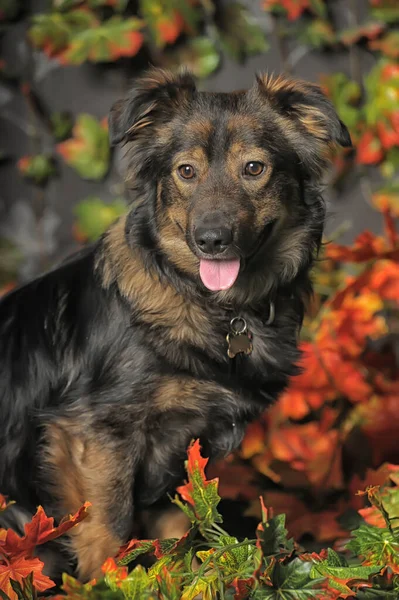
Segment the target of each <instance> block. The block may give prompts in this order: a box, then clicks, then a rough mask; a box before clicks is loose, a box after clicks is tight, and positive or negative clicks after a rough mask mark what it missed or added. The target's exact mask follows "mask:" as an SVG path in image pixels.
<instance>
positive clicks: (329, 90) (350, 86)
mask: <svg viewBox="0 0 399 600" xmlns="http://www.w3.org/2000/svg"><path fill="white" fill-rule="evenodd" d="M321 83H322V87H323V89H324V91H325V93H326V94H327V95H328V96H329V97H330V98H331V100H332V102H333V104H334V106H335V108H336V109H337V112H338V115H339V117H340V119H342V120H343V121H344V122H345V124H346V125H347V126H348V127H349V129H354V128H355V127H356V125H357V124H358V122H359V120H360V118H361V113H360V111H359V103H360V101H361V97H362V91H361V88H360V86H359V84H358V83H356V82H355V81H352V80H351V79H349V78H348V77H347V76H346V75H345V74H344V73H335V74H334V75H329V76H323V77H322V80H321Z"/></svg>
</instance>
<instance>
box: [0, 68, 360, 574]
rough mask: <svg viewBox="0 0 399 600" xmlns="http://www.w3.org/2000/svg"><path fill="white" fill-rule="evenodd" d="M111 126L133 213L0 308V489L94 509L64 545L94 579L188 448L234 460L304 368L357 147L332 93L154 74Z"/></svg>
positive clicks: (300, 85) (32, 502) (263, 80)
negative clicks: (309, 323) (335, 152)
mask: <svg viewBox="0 0 399 600" xmlns="http://www.w3.org/2000/svg"><path fill="white" fill-rule="evenodd" d="M109 125H110V137H111V142H112V144H119V143H122V144H124V145H125V148H126V152H127V156H128V164H129V166H128V176H127V182H128V187H129V188H130V193H131V196H132V204H131V208H130V212H129V213H128V214H127V216H125V217H124V218H121V219H120V220H119V221H118V222H116V223H115V224H114V225H113V226H112V227H111V228H110V229H109V230H108V231H107V232H106V234H105V235H104V236H103V237H102V238H101V239H100V240H99V241H98V243H96V244H94V245H93V246H91V247H89V248H86V249H84V250H83V251H82V252H80V253H78V254H77V255H76V256H74V257H72V258H71V259H69V260H68V261H67V262H65V263H64V264H62V265H61V266H59V267H57V268H56V269H54V270H52V271H51V272H49V273H46V274H44V275H43V276H42V277H39V278H38V279H36V280H35V281H32V282H31V283H29V284H27V285H25V286H23V287H21V288H19V289H17V290H16V291H13V292H12V293H10V294H9V295H8V296H6V297H5V298H4V299H3V300H2V302H1V304H0V365H1V366H0V411H1V412H0V419H1V422H0V491H1V492H2V493H4V494H8V495H9V496H10V497H11V498H12V499H14V500H16V501H17V502H18V506H19V507H20V508H22V509H24V510H26V511H33V510H34V508H35V506H36V505H37V504H39V503H41V504H44V506H45V507H46V509H47V510H48V511H49V512H50V513H52V514H54V515H55V516H57V517H58V516H60V515H63V514H64V513H68V512H73V511H75V510H76V509H77V508H78V507H79V506H80V505H81V504H82V503H83V502H84V501H85V500H89V501H90V502H92V508H91V511H90V517H89V518H88V519H87V520H85V521H84V522H83V523H82V524H81V525H80V526H79V527H77V528H76V529H73V530H72V531H71V549H72V552H73V553H74V554H75V555H76V557H77V561H78V570H79V574H80V576H81V577H83V578H87V579H88V578H90V577H92V576H93V575H96V574H97V573H98V569H99V566H100V565H101V563H102V561H103V560H104V559H105V558H106V557H107V556H109V555H112V554H113V553H114V552H116V551H117V549H118V547H119V546H120V544H121V543H123V542H124V541H126V539H127V538H128V537H129V536H130V535H131V534H132V531H133V528H134V523H135V521H136V519H137V515H138V514H139V513H140V511H143V510H145V509H147V508H148V507H150V506H152V505H154V504H155V503H156V502H157V501H158V500H159V499H160V498H161V497H162V496H163V495H164V494H165V492H168V491H173V489H174V488H175V486H176V485H177V484H178V483H179V481H180V479H181V478H182V477H183V474H184V471H183V463H184V459H185V456H186V448H187V445H188V444H189V442H190V440H191V439H192V438H197V437H199V438H200V440H201V443H202V446H203V448H204V452H205V453H206V454H207V455H209V456H211V457H215V456H223V455H226V454H228V453H229V452H230V451H231V450H233V449H234V448H236V447H237V446H238V444H239V443H240V440H241V439H242V436H243V433H244V430H245V427H246V425H247V423H248V422H249V421H251V420H252V419H254V418H256V417H257V416H258V415H259V414H260V412H261V411H263V410H264V409H265V407H267V406H268V405H269V404H270V403H271V402H273V401H274V400H275V399H276V398H277V397H278V395H279V394H280V392H281V391H282V390H283V389H284V388H285V386H286V384H287V381H288V378H289V377H290V376H291V375H293V374H295V373H296V372H297V367H296V363H297V361H298V358H299V355H298V349H297V337H298V331H299V329H300V326H301V322H302V318H303V312H304V304H305V302H306V299H307V298H308V296H309V294H310V293H311V283H310V279H309V270H310V267H311V265H312V261H313V259H314V256H315V254H316V253H317V250H318V247H319V244H320V240H321V236H322V230H323V221H324V213H325V211H324V205H323V200H322V198H321V196H320V189H319V184H320V179H321V176H322V173H323V170H324V169H325V167H326V166H327V164H328V159H329V155H330V153H331V150H332V148H333V147H334V146H335V145H336V144H341V145H342V146H349V145H350V137H349V134H348V131H347V130H346V128H345V126H344V125H343V124H342V123H341V121H340V120H339V119H338V117H337V115H336V113H335V111H334V109H333V107H332V105H331V103H330V102H329V100H327V98H325V96H324V95H323V94H322V93H321V91H320V89H319V88H318V87H316V86H314V85H311V84H308V83H304V82H298V81H294V80H290V79H286V78H284V77H277V78H273V77H270V76H259V77H258V78H257V80H256V82H255V84H254V86H253V87H252V88H251V89H250V90H248V91H240V92H235V93H230V94H222V93H207V92H199V91H197V90H196V87H195V83H194V80H193V78H192V76H191V75H189V74H187V73H184V74H180V75H172V74H170V73H167V72H164V71H160V70H153V71H151V72H149V73H148V74H147V75H146V76H144V77H143V78H142V79H139V80H138V81H137V82H136V85H135V87H134V89H133V90H132V91H131V93H130V94H129V96H128V97H127V98H126V99H125V100H122V101H121V102H118V103H117V104H116V105H115V106H114V108H113V109H112V111H111V115H110V122H109ZM226 336H228V338H227V339H226Z"/></svg>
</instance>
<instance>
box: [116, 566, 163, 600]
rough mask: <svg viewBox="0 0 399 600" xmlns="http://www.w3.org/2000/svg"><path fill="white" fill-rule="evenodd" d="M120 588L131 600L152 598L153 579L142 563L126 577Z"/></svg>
mask: <svg viewBox="0 0 399 600" xmlns="http://www.w3.org/2000/svg"><path fill="white" fill-rule="evenodd" d="M120 588H121V590H122V592H123V594H124V596H125V598H129V600H144V599H145V598H150V597H151V596H150V594H151V592H152V591H153V586H152V583H151V580H150V578H149V576H148V573H147V571H146V570H145V569H144V567H142V566H141V565H137V566H136V567H135V568H134V569H133V571H132V572H131V573H129V575H128V576H127V577H126V579H124V580H123V581H122V582H121V584H120ZM152 597H154V598H155V596H152Z"/></svg>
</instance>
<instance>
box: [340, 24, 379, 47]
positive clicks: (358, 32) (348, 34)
mask: <svg viewBox="0 0 399 600" xmlns="http://www.w3.org/2000/svg"><path fill="white" fill-rule="evenodd" d="M384 29H385V23H381V22H380V21H369V22H367V23H363V24H362V25H359V26H358V27H353V28H351V29H345V30H344V31H341V33H340V34H339V36H338V39H339V41H340V42H342V43H343V44H344V45H345V46H352V45H353V44H356V43H357V42H359V41H360V40H363V39H367V40H374V39H375V38H377V37H378V36H379V35H380V34H381V33H382V32H383V31H384Z"/></svg>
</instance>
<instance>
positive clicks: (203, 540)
mask: <svg viewBox="0 0 399 600" xmlns="http://www.w3.org/2000/svg"><path fill="white" fill-rule="evenodd" d="M207 462H208V460H207V459H206V458H203V457H202V456H201V453H200V445H199V442H198V440H197V441H195V442H194V443H192V444H191V446H190V447H189V449H188V460H187V461H186V470H187V476H188V481H187V483H186V484H185V485H183V486H181V487H180V488H178V493H179V494H180V499H179V498H178V497H176V498H175V500H174V502H176V503H177V504H178V506H180V508H181V509H182V510H183V511H184V512H185V513H186V514H187V515H188V516H189V518H190V521H191V528H190V529H189V531H187V533H186V534H185V535H184V536H183V537H182V538H181V539H180V540H176V539H166V540H131V541H130V542H128V543H127V544H125V546H123V547H122V548H121V549H120V551H119V553H118V555H117V556H116V557H110V558H108V559H107V560H106V561H105V563H104V564H103V566H102V572H103V574H104V579H103V580H101V581H95V580H93V581H91V582H89V583H85V584H82V583H80V582H79V581H77V580H76V579H74V578H72V577H70V576H68V575H64V576H63V585H62V589H63V592H64V595H63V596H61V595H58V596H57V598H58V599H61V598H66V599H70V600H79V598H82V599H83V598H84V599H85V600H91V599H93V600H94V599H101V598H104V599H105V598H106V599H107V600H113V599H115V600H119V599H120V600H122V599H126V600H142V599H144V598H147V599H148V600H150V599H154V600H155V599H158V600H178V599H181V600H194V598H196V597H198V595H200V597H201V598H203V599H204V600H212V599H215V598H217V597H220V598H231V599H234V600H245V599H254V600H255V599H261V598H262V599H263V598H269V599H276V600H278V599H279V598H285V599H288V600H290V599H292V600H294V599H295V600H296V599H303V600H306V599H310V598H315V599H321V598H324V599H326V600H338V598H342V599H344V598H349V597H355V596H356V593H357V592H358V591H366V592H367V591H369V592H370V591H373V592H375V593H376V594H377V595H378V594H386V595H385V597H386V598H390V597H391V594H395V593H396V594H397V593H399V577H398V574H399V566H398V564H399V563H398V555H399V554H398V552H397V550H398V545H399V533H398V532H399V528H394V527H393V526H392V524H391V523H392V521H393V519H394V517H392V516H391V513H390V509H389V506H390V505H389V504H386V499H387V496H390V498H391V500H392V499H394V501H395V503H397V504H399V487H398V485H397V484H398V483H399V467H394V466H389V467H388V471H389V473H390V478H388V479H387V480H385V481H384V483H383V485H382V486H381V489H380V488H378V487H370V488H368V489H367V491H366V492H365V494H367V496H368V498H369V500H370V502H371V504H372V509H373V510H375V512H376V516H378V517H379V518H381V519H383V521H384V525H383V526H382V527H381V525H380V524H376V525H375V524H362V525H360V527H358V529H356V530H355V531H354V532H353V534H352V539H351V540H350V541H349V543H348V544H347V549H346V550H345V552H344V553H339V554H338V553H337V552H335V551H334V550H333V549H331V548H329V549H328V550H322V551H321V552H320V553H316V552H313V553H312V554H307V553H304V552H302V551H301V548H300V547H299V546H298V545H297V544H295V543H294V542H293V540H290V539H288V537H287V531H286V529H285V527H284V517H283V516H282V515H280V516H277V517H275V516H273V512H272V510H271V509H267V508H266V507H265V506H264V504H263V501H262V499H261V504H260V506H261V522H260V523H259V525H258V527H257V530H256V537H254V539H247V538H245V539H243V540H238V539H237V538H236V537H233V536H230V535H228V533H227V532H225V531H224V530H223V529H222V528H221V526H220V523H221V516H220V513H219V512H218V504H219V501H220V498H219V496H218V480H217V479H214V480H208V479H207V476H206V474H205V467H206V465H207ZM0 502H1V504H0V506H2V507H3V509H5V508H7V503H6V500H5V498H4V497H1V496H0ZM87 510H90V507H89V505H88V504H87V503H86V504H85V505H84V506H83V507H82V508H81V509H80V510H79V512H78V513H77V514H76V515H74V516H73V517H72V516H69V517H68V518H67V519H65V520H63V521H62V522H61V523H60V525H59V526H58V527H56V528H55V527H54V525H53V520H52V519H51V518H48V517H47V516H46V515H45V514H44V511H43V509H42V508H41V507H39V509H38V511H37V513H36V515H35V516H34V517H33V519H32V522H31V523H29V524H27V525H26V526H25V535H24V537H23V538H20V537H19V536H17V535H16V534H15V533H14V532H13V531H12V530H7V531H5V530H0V594H1V597H2V598H3V600H7V599H10V600H16V599H17V598H18V599H22V598H23V599H25V600H31V599H33V598H35V597H36V593H37V592H40V591H44V590H48V589H50V588H51V587H53V586H54V582H52V581H51V580H50V579H49V578H48V577H46V576H45V575H43V573H42V572H41V570H42V567H43V564H42V563H41V561H40V560H39V559H38V558H36V557H33V551H34V548H35V547H36V546H37V545H39V544H42V543H44V542H46V541H49V540H51V539H55V538H57V537H59V536H60V535H61V534H62V533H65V532H66V531H68V530H69V529H71V528H72V527H75V526H79V522H80V521H81V520H82V519H83V518H84V517H85V516H86V514H87ZM348 551H350V552H351V553H349V552H348ZM144 554H146V555H149V556H153V557H154V559H155V560H154V561H153V564H152V565H151V566H150V567H147V568H144V567H143V566H142V565H140V564H136V565H135V566H134V565H132V563H133V562H134V561H137V558H138V557H139V556H142V555H144ZM194 558H195V559H196V561H197V562H196V563H195V562H194ZM126 565H132V568H131V569H130V571H129V568H128V567H127V566H126ZM370 597H371V596H370ZM392 597H394V596H392Z"/></svg>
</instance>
